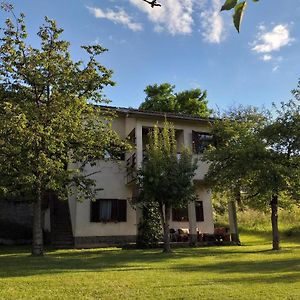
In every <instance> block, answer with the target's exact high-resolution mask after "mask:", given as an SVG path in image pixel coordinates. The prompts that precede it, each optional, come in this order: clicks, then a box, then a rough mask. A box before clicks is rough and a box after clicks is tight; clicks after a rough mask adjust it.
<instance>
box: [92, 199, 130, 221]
mask: <svg viewBox="0 0 300 300" xmlns="http://www.w3.org/2000/svg"><path fill="white" fill-rule="evenodd" d="M126 221H127V200H123V199H97V200H96V201H91V222H126Z"/></svg>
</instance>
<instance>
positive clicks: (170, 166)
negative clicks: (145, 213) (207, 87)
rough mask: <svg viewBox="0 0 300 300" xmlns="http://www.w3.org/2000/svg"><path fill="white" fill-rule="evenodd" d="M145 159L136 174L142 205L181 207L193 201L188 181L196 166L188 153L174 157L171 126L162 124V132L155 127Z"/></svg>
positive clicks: (174, 145)
mask: <svg viewBox="0 0 300 300" xmlns="http://www.w3.org/2000/svg"><path fill="white" fill-rule="evenodd" d="M147 158H148V159H147V162H145V163H144V164H143V166H142V168H141V169H140V170H139V180H140V185H141V188H142V192H143V197H141V199H140V200H141V201H143V202H144V203H146V202H150V203H151V202H153V201H154V202H156V203H158V204H159V205H160V206H163V205H166V206H168V207H171V206H173V207H181V206H184V205H185V204H186V203H187V202H188V201H190V200H193V199H194V188H193V185H192V181H191V179H192V178H193V176H194V171H195V169H196V164H195V163H194V162H193V161H192V156H191V153H190V152H189V150H188V149H185V148H183V149H182V153H181V154H180V157H179V158H178V157H177V147H176V139H175V130H174V128H173V127H172V125H171V124H170V123H168V122H165V124H164V127H163V129H162V130H160V129H159V128H158V126H157V125H156V126H154V129H153V131H152V132H150V136H149V144H148V145H147Z"/></svg>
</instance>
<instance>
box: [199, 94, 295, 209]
mask: <svg viewBox="0 0 300 300" xmlns="http://www.w3.org/2000/svg"><path fill="white" fill-rule="evenodd" d="M299 126H300V122H299V105H298V103H297V100H291V101H289V102H288V103H282V105H281V107H280V108H279V109H278V110H277V116H275V117H274V118H272V117H271V116H270V114H268V113H264V112H259V111H258V110H257V109H256V108H246V109H241V108H239V109H237V110H233V111H231V112H229V113H227V116H226V117H225V118H223V119H220V120H217V121H216V122H215V123H214V126H213V134H214V136H215V139H216V146H215V147H211V148H210V149H208V150H207V151H206V153H205V155H204V156H205V159H206V160H207V161H210V162H211V164H210V167H209V172H208V174H207V176H206V179H207V180H208V182H210V183H211V184H213V185H214V187H215V189H216V190H219V191H222V192H226V193H231V195H232V197H233V196H234V195H235V193H236V192H237V191H239V190H241V191H242V195H244V197H243V198H244V201H245V203H248V204H251V203H252V204H253V205H254V206H257V207H260V208H262V207H266V206H268V204H269V201H270V199H271V196H272V195H273V194H280V195H281V196H282V197H281V198H282V199H285V201H286V199H288V198H289V199H291V198H293V199H297V198H298V197H299V194H298V191H299V189H298V188H297V187H298V186H299V179H300V176H299V166H300V161H299V149H300V148H299ZM289 196H290V197H289ZM285 201H282V206H285Z"/></svg>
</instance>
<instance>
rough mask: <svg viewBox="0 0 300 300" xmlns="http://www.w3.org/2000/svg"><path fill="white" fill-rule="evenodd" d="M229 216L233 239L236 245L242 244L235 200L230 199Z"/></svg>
mask: <svg viewBox="0 0 300 300" xmlns="http://www.w3.org/2000/svg"><path fill="white" fill-rule="evenodd" d="M237 200H238V199H237ZM228 216H229V227H230V237H231V241H232V242H233V243H234V244H236V245H240V244H241V242H240V237H239V230H238V223H237V213H236V205H235V201H228Z"/></svg>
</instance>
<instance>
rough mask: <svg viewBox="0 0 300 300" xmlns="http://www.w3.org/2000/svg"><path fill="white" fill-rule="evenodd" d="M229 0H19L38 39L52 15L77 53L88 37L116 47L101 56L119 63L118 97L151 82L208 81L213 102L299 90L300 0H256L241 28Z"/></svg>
mask: <svg viewBox="0 0 300 300" xmlns="http://www.w3.org/2000/svg"><path fill="white" fill-rule="evenodd" d="M222 1H223V0H222ZM222 1H221V0H159V1H158V2H159V3H161V4H162V7H161V8H159V7H157V8H154V9H151V8H150V7H149V6H148V5H147V4H146V3H144V2H143V1H142V0H60V1H58V0H51V1H50V0H47V1H46V0H38V1H37V0H30V1H21V0H16V1H12V3H13V4H14V5H15V9H16V11H17V12H21V11H22V12H24V13H25V15H26V22H27V25H28V31H29V41H30V43H32V44H33V45H34V46H37V45H38V39H37V36H36V35H35V33H36V32H37V30H38V27H39V25H40V24H41V23H42V22H43V17H44V16H45V15H47V16H49V17H50V18H53V19H55V20H56V21H57V23H58V25H59V26H60V27H62V28H64V30H65V31H64V34H63V38H64V39H66V40H69V41H70V42H71V44H72V47H71V51H72V56H73V57H74V59H80V58H83V55H84V54H83V52H82V51H81V50H80V45H84V44H92V43H100V44H101V45H102V46H104V47H106V48H108V49H109V51H108V52H107V53H105V54H104V55H102V56H100V57H99V61H100V62H101V63H102V64H103V65H105V66H106V67H108V68H110V69H112V70H113V71H114V75H113V80H114V81H116V83H117V85H116V86H115V87H112V88H107V89H106V90H105V94H106V95H107V97H108V98H109V99H110V100H111V101H112V102H111V105H115V106H125V107H128V106H131V107H138V105H139V104H140V103H141V102H142V101H143V99H144V98H145V95H144V92H143V90H144V89H145V87H146V86H147V85H149V84H154V83H162V82H169V83H172V84H175V85H176V90H177V91H180V90H184V89H190V88H196V87H200V88H201V89H206V90H207V91H208V100H209V106H210V107H211V108H213V109H216V108H217V107H218V108H220V109H225V108H227V107H229V106H232V105H237V104H243V105H248V104H252V105H257V106H261V105H265V106H270V104H271V103H272V102H277V103H278V102H279V101H282V100H288V99H289V98H291V94H290V90H291V89H293V88H295V87H296V85H297V81H298V78H299V77H300V44H299V37H300V1H299V0H288V1H282V0H262V1H260V2H258V3H253V2H252V1H249V5H248V7H247V11H246V14H245V17H244V20H243V23H242V27H241V33H240V34H238V33H237V32H236V31H235V29H234V28H233V25H232V19H231V14H232V13H231V12H223V13H219V9H220V7H221V5H222ZM0 17H1V23H2V24H3V18H4V17H5V15H4V14H3V13H1V14H0Z"/></svg>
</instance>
